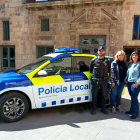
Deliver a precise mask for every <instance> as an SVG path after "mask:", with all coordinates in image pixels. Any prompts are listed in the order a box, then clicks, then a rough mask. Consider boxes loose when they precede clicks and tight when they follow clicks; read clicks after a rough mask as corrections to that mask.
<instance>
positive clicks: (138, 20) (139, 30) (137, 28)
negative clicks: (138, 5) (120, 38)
mask: <svg viewBox="0 0 140 140" xmlns="http://www.w3.org/2000/svg"><path fill="white" fill-rule="evenodd" d="M133 39H134V40H139V39H140V16H135V17H134V27H133Z"/></svg>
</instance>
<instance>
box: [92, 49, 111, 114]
mask: <svg viewBox="0 0 140 140" xmlns="http://www.w3.org/2000/svg"><path fill="white" fill-rule="evenodd" d="M110 69H111V63H110V60H109V59H108V58H106V57H105V48H104V46H99V48H98V57H95V58H93V59H92V60H91V62H90V73H92V74H93V76H92V110H91V114H92V115H95V114H96V106H97V94H98V91H99V89H100V90H101V108H102V110H101V111H102V112H103V113H104V114H109V112H108V111H107V110H106V107H105V102H106V101H105V96H106V92H107V85H108V80H109V75H110Z"/></svg>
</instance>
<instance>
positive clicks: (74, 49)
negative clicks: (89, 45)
mask: <svg viewBox="0 0 140 140" xmlns="http://www.w3.org/2000/svg"><path fill="white" fill-rule="evenodd" d="M78 51H79V49H78V48H59V49H54V52H55V53H56V52H78Z"/></svg>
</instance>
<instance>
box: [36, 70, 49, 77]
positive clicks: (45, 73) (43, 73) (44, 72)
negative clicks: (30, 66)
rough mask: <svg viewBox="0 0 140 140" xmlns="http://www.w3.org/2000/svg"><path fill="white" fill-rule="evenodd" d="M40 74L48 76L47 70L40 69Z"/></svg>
mask: <svg viewBox="0 0 140 140" xmlns="http://www.w3.org/2000/svg"><path fill="white" fill-rule="evenodd" d="M37 75H38V76H47V72H46V71H45V70H40V71H39V72H38V73H37Z"/></svg>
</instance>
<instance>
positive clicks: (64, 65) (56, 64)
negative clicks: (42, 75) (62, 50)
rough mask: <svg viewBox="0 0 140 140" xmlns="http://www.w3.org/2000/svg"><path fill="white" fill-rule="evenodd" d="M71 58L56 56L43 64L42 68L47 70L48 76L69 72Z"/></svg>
mask: <svg viewBox="0 0 140 140" xmlns="http://www.w3.org/2000/svg"><path fill="white" fill-rule="evenodd" d="M71 65H72V58H71V57H63V58H58V59H56V60H54V61H53V62H51V63H50V64H48V65H47V66H45V67H44V68H43V70H45V71H46V72H47V75H48V76H51V75H60V74H68V73H71V70H72V66H71Z"/></svg>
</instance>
